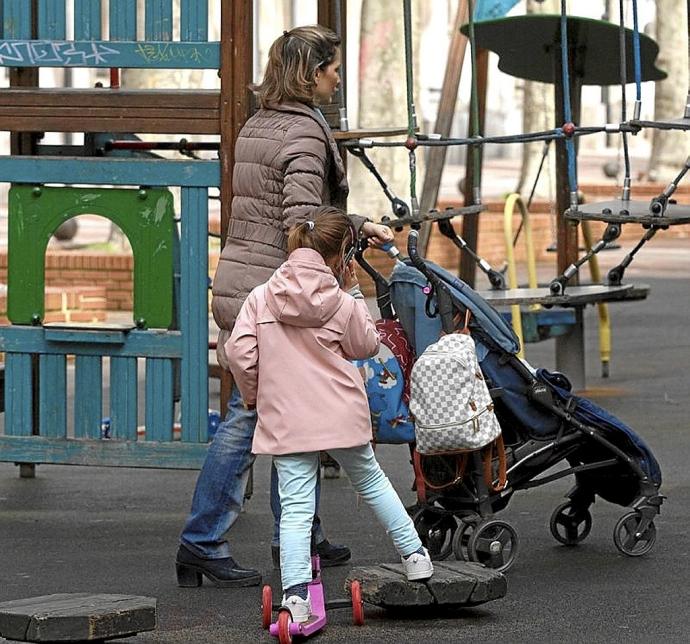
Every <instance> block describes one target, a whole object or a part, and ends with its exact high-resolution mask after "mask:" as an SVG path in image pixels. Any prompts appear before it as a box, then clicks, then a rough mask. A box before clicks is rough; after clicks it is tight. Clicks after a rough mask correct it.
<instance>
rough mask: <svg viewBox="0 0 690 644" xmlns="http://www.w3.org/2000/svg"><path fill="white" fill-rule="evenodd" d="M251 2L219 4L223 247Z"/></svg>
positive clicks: (246, 78)
mask: <svg viewBox="0 0 690 644" xmlns="http://www.w3.org/2000/svg"><path fill="white" fill-rule="evenodd" d="M253 13H254V3H253V1H252V0H234V1H232V2H223V3H221V18H220V23H221V34H222V37H221V43H220V61H221V64H220V153H219V158H220V176H221V183H220V240H221V242H220V243H221V248H222V247H223V246H224V245H225V238H226V237H227V234H228V225H229V223H230V205H231V203H232V169H233V166H234V165H235V143H236V142H237V137H238V135H239V133H240V129H241V128H242V126H243V125H244V123H245V121H246V120H247V119H248V118H249V112H250V109H251V105H252V96H251V93H250V91H249V88H248V86H249V84H250V83H251V82H252V81H253V80H254V79H253V61H254V42H253V39H252V34H253V33H254V30H253ZM231 389H232V378H231V377H230V375H229V374H225V376H224V377H222V378H221V381H220V408H221V416H223V417H224V416H225V410H226V409H227V404H228V399H229V398H230V391H231Z"/></svg>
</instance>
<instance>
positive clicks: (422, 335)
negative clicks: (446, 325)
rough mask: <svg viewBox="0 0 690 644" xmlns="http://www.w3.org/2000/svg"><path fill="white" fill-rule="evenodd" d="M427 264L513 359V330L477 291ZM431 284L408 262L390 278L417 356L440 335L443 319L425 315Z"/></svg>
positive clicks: (395, 304)
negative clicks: (427, 294)
mask: <svg viewBox="0 0 690 644" xmlns="http://www.w3.org/2000/svg"><path fill="white" fill-rule="evenodd" d="M425 264H426V265H427V266H428V268H429V270H430V271H431V272H433V273H434V275H436V276H438V277H439V279H441V281H443V282H444V284H445V285H446V286H447V287H448V290H449V291H450V294H451V297H452V298H453V300H454V301H455V302H457V303H458V304H459V305H461V306H462V307H464V308H467V309H469V310H470V311H471V312H472V315H473V316H474V319H475V322H476V323H477V324H478V325H479V326H480V327H481V328H482V330H483V331H484V333H485V334H486V335H487V336H488V337H489V339H490V340H491V341H492V342H494V343H495V344H496V345H497V346H498V347H499V348H500V349H502V350H503V351H506V352H507V353H510V354H513V355H514V354H516V353H517V352H518V351H519V350H520V341H519V340H518V338H517V336H516V335H515V332H514V331H513V329H512V327H511V326H510V325H509V324H508V323H507V322H506V321H505V319H503V317H502V316H501V315H499V313H498V312H497V311H496V310H495V309H494V308H493V307H492V306H491V305H490V304H489V303H488V302H487V301H486V300H484V299H483V298H482V297H481V296H480V295H479V294H478V293H477V292H476V291H475V290H473V289H472V288H471V287H470V286H469V285H467V284H466V283H465V282H463V281H462V280H461V279H460V278H458V277H455V276H454V275H452V274H451V273H449V272H448V271H446V270H444V269H443V268H441V267H440V266H437V265H436V264H434V263H433V262H429V261H425ZM428 284H429V282H428V280H427V278H426V277H425V276H424V275H422V273H420V272H419V271H418V270H417V269H416V268H415V267H414V266H412V265H411V264H410V260H407V259H406V260H404V262H397V263H396V265H395V268H394V269H393V273H392V274H391V277H390V288H391V298H392V300H393V307H394V308H395V311H396V313H397V314H398V318H399V319H400V323H401V324H402V325H403V328H404V329H405V332H406V333H407V336H408V338H410V340H411V341H412V342H413V344H414V348H415V351H416V353H417V355H419V354H421V353H422V351H424V349H426V347H428V346H429V345H430V344H432V343H433V342H436V340H438V337H439V335H440V332H441V320H440V318H438V317H435V318H429V317H428V316H427V315H426V313H425V305H426V294H425V293H424V292H423V291H422V289H423V288H424V287H426V286H428Z"/></svg>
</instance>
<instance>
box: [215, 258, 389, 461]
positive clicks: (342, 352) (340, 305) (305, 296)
mask: <svg viewBox="0 0 690 644" xmlns="http://www.w3.org/2000/svg"><path fill="white" fill-rule="evenodd" d="M378 348H379V335H378V332H377V331H376V326H375V324H374V321H373V320H372V318H371V315H370V314H369V310H368V309H367V305H366V303H365V302H364V300H363V299H355V298H354V297H352V296H351V295H349V294H347V293H345V292H344V291H343V290H342V289H341V288H340V287H339V286H338V282H337V280H336V279H335V277H334V275H333V273H332V271H331V269H330V268H328V266H326V264H325V262H324V260H323V258H322V257H321V255H319V254H318V253H317V252H316V251H314V250H311V249H309V248H299V249H297V250H295V251H294V252H293V253H292V254H291V255H290V256H289V257H288V259H287V261H286V262H285V263H284V264H283V265H282V266H280V268H278V270H277V271H276V272H275V273H274V274H273V276H272V277H271V278H270V279H269V281H268V282H267V283H266V284H262V285H261V286H258V287H257V288H255V289H254V290H253V291H252V292H251V293H250V294H249V297H248V298H247V300H246V301H245V303H244V305H243V306H242V309H241V311H240V314H239V316H238V318H237V321H236V323H235V326H234V328H233V331H232V335H231V336H230V339H229V340H228V341H227V342H226V344H225V352H226V355H227V357H228V360H229V363H230V370H231V371H232V375H233V377H234V379H235V382H236V384H237V386H238V387H239V390H240V392H241V394H242V398H243V399H244V402H245V404H247V405H249V406H251V405H256V410H257V413H258V422H257V425H256V430H255V432H254V443H253V446H252V451H253V452H254V453H255V454H291V453H295V452H317V451H320V450H327V449H336V448H342V447H355V446H358V445H365V444H366V443H368V442H369V441H370V440H371V417H370V415H369V403H368V401H367V396H366V392H365V390H364V383H363V380H362V377H361V375H360V373H359V371H358V369H357V367H355V366H354V365H353V364H352V363H351V362H350V360H355V359H363V358H368V357H370V356H372V355H374V354H376V352H377V351H378Z"/></svg>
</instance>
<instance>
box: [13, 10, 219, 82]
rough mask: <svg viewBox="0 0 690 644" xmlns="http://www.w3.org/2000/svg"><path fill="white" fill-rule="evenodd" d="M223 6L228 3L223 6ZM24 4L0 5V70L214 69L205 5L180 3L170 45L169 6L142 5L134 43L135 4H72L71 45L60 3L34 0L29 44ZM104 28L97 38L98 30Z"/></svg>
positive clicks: (213, 45)
mask: <svg viewBox="0 0 690 644" xmlns="http://www.w3.org/2000/svg"><path fill="white" fill-rule="evenodd" d="M228 1H229V0H228ZM31 5H32V3H31V2H30V0H0V66H7V67H123V68H127V67H139V68H170V69H217V68H218V67H219V65H220V44H219V43H218V42H209V41H208V23H209V7H208V0H180V14H179V21H178V24H179V32H180V33H179V39H178V40H173V31H174V29H173V25H174V16H173V2H172V0H146V2H145V3H144V29H143V32H144V36H143V38H142V39H141V40H137V27H138V25H137V6H136V0H110V2H109V3H108V5H107V6H108V12H107V15H106V11H105V9H106V5H105V3H102V2H101V0H74V20H73V24H72V27H73V33H74V38H73V39H72V40H67V39H66V34H67V33H68V31H69V30H68V25H67V18H68V17H67V12H66V6H65V5H66V3H65V1H64V0H38V16H37V25H38V33H37V38H32V30H31V24H32V16H31ZM104 23H107V24H108V26H109V30H108V31H109V36H108V38H107V39H104V38H103V34H102V25H103V24H104Z"/></svg>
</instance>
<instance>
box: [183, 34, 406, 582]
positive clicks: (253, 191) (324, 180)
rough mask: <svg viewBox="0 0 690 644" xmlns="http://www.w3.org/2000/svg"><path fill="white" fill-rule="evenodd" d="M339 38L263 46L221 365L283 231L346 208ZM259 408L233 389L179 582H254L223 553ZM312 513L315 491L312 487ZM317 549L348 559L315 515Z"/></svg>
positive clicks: (193, 515)
mask: <svg viewBox="0 0 690 644" xmlns="http://www.w3.org/2000/svg"><path fill="white" fill-rule="evenodd" d="M339 45H340V40H339V39H338V37H337V36H336V34H334V33H333V32H332V31H330V30H329V29H326V28H324V27H321V26H319V25H314V26H305V27H297V28H295V29H293V30H291V31H286V32H283V35H282V36H280V37H279V38H278V39H277V40H276V41H275V42H274V43H273V45H271V49H270V51H269V60H268V64H267V66H266V72H265V74H264V79H263V81H262V83H261V84H260V85H257V86H254V87H253V88H252V89H253V91H254V92H255V94H256V96H257V99H258V102H259V105H260V109H259V110H258V111H257V112H256V113H255V114H254V115H253V116H252V117H250V118H249V119H248V120H247V122H246V123H245V125H244V126H243V127H242V129H241V131H240V134H239V137H238V139H237V143H236V147H235V166H234V168H233V178H232V185H233V199H232V205H231V217H230V224H229V228H228V235H227V239H226V242H225V247H224V248H223V251H222V253H221V256H220V261H219V263H218V268H217V270H216V275H215V278H214V280H213V301H212V309H213V316H214V318H215V320H216V323H217V324H218V326H219V327H220V333H219V336H218V362H219V364H220V365H221V366H222V367H223V368H224V369H226V370H229V364H228V361H227V357H226V355H225V351H224V349H223V347H224V345H225V342H226V341H227V340H228V338H229V337H230V333H231V331H232V328H233V326H234V323H235V319H236V318H237V315H238V313H239V311H240V308H241V307H242V304H243V303H244V300H245V299H246V298H247V296H248V295H249V293H250V291H251V290H252V289H253V288H255V287H256V286H259V285H260V284H263V283H264V282H266V281H267V280H268V279H269V278H270V277H271V275H272V274H273V272H274V271H275V270H276V269H277V268H278V267H279V266H280V265H281V264H282V263H283V262H284V261H285V259H286V258H287V232H288V230H289V229H290V228H291V227H292V226H293V225H295V224H299V223H301V222H304V221H306V220H307V219H308V217H309V215H310V213H311V212H312V211H313V210H314V209H315V208H317V207H318V206H321V205H335V206H343V205H344V201H345V198H346V196H347V192H348V187H347V177H346V175H345V169H344V166H343V162H342V159H341V158H340V153H339V151H338V148H337V146H336V143H335V140H334V139H333V136H332V134H331V131H330V128H329V126H328V124H327V123H326V121H325V119H324V117H323V115H322V114H321V112H320V111H319V109H318V106H319V105H321V104H326V103H329V102H331V101H332V99H333V95H334V94H335V91H336V89H337V87H338V83H339V82H340V77H339V75H338V69H339V67H340V48H339ZM350 218H351V220H352V222H353V224H354V226H355V229H356V231H357V234H358V235H362V236H366V237H369V238H371V239H372V240H373V242H374V243H375V244H383V243H385V242H387V241H392V239H393V235H392V232H391V231H390V229H388V228H387V227H385V226H381V225H378V224H374V223H372V222H369V221H366V220H365V219H364V218H363V217H357V216H354V215H353V216H351V217H350ZM256 420H257V417H256V411H254V410H249V409H245V408H244V406H243V405H242V399H241V396H240V393H239V391H238V389H237V387H236V386H233V389H232V392H231V396H230V400H229V402H228V413H227V416H226V418H225V420H224V421H223V422H222V423H221V424H220V425H219V427H218V430H217V432H216V435H215V437H214V439H213V442H212V443H211V445H210V446H209V450H208V453H207V456H206V461H205V463H204V466H203V468H202V470H201V473H200V474H199V479H198V480H197V484H196V490H195V492H194V499H193V501H192V509H191V512H190V515H189V517H188V519H187V523H186V525H185V527H184V530H183V532H182V535H181V544H180V548H179V550H178V553H177V578H178V584H179V585H181V586H198V585H200V584H201V583H202V575H204V576H206V577H207V578H208V579H210V580H211V581H212V582H213V583H215V584H216V585H218V586H223V587H226V586H247V585H257V584H259V583H261V576H260V575H259V573H258V572H257V571H256V570H252V569H248V568H242V567H241V566H239V565H238V564H237V563H236V562H235V560H234V559H233V558H232V557H231V556H230V547H229V545H228V543H227V541H226V540H225V538H224V534H225V532H227V531H228V530H229V529H230V527H231V526H232V524H233V523H234V522H235V520H236V519H237V516H238V515H239V512H240V509H241V507H242V500H243V495H244V489H245V485H246V481H247V476H248V474H249V468H250V467H251V464H252V463H253V461H254V456H253V454H252V452H251V447H252V439H253V436H254V429H255V427H256ZM277 489H278V486H277V477H276V472H275V469H274V468H272V471H271V509H272V510H273V514H274V519H275V525H276V530H275V532H274V535H273V542H272V548H271V551H272V556H273V561H274V563H275V562H278V563H279V561H280V550H279V543H280V541H279V533H278V526H279V521H280V501H279V498H278V493H277ZM317 512H318V490H317ZM313 540H314V547H315V549H316V551H317V552H318V553H319V555H320V557H321V565H322V566H328V565H337V564H341V563H345V562H346V561H348V560H349V558H350V551H349V549H348V548H346V547H344V546H336V545H334V544H330V543H329V542H328V541H327V540H326V538H325V537H324V535H323V532H322V531H321V529H320V522H319V520H318V518H315V521H314V530H313Z"/></svg>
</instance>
